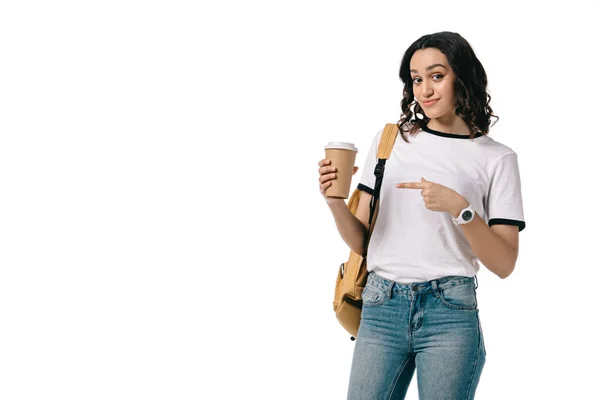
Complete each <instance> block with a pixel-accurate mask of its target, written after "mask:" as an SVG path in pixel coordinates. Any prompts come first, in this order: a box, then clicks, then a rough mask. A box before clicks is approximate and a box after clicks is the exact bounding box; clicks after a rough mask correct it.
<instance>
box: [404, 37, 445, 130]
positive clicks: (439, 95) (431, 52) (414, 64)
mask: <svg viewBox="0 0 600 400" xmlns="http://www.w3.org/2000/svg"><path fill="white" fill-rule="evenodd" d="M410 75H411V78H412V86H413V93H414V95H415V100H416V101H417V102H418V103H419V105H420V106H421V108H422V109H423V111H424V112H425V115H426V116H427V118H430V119H434V118H441V117H444V116H446V117H450V118H453V117H454V116H455V113H454V110H455V108H456V106H455V98H454V80H455V75H454V73H453V72H452V70H451V69H450V64H448V59H447V58H446V56H445V55H444V53H442V52H441V51H439V50H438V49H436V48H428V49H421V50H417V51H416V52H415V54H413V56H412V58H411V60H410ZM428 100H436V101H434V102H432V103H429V104H428V103H427V101H428Z"/></svg>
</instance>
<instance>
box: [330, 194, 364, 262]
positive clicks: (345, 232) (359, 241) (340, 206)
mask: <svg viewBox="0 0 600 400" xmlns="http://www.w3.org/2000/svg"><path fill="white" fill-rule="evenodd" d="M370 202H371V195H370V194H368V193H366V192H361V194H360V199H359V201H358V208H357V210H356V215H354V214H352V212H351V211H350V210H349V209H348V206H347V205H346V203H345V202H344V200H343V199H327V204H328V205H329V209H330V210H331V213H332V214H333V218H334V219H335V225H336V227H337V229H338V232H339V233H340V236H341V237H342V239H343V240H344V242H346V244H347V245H348V247H350V249H351V250H352V251H353V252H355V253H356V254H359V255H362V253H363V246H364V240H365V235H366V234H367V232H368V227H369V203H370Z"/></svg>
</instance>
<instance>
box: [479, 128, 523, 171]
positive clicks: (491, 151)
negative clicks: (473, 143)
mask: <svg viewBox="0 0 600 400" xmlns="http://www.w3.org/2000/svg"><path fill="white" fill-rule="evenodd" d="M478 139H479V141H478V144H479V146H480V149H479V150H480V151H481V153H482V155H483V157H484V158H485V160H486V161H487V162H488V163H489V164H491V166H494V165H496V164H497V163H498V162H499V161H500V160H502V159H504V158H505V157H509V156H513V157H514V158H516V157H517V152H516V151H515V150H514V149H513V148H512V147H510V146H508V145H506V144H504V143H501V142H499V141H497V140H495V139H494V138H492V137H490V136H488V135H484V136H482V137H480V138H478Z"/></svg>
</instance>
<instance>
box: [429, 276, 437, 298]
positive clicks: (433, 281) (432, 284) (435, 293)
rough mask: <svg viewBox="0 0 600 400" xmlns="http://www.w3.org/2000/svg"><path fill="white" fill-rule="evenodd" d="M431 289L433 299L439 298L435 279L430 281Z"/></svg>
mask: <svg viewBox="0 0 600 400" xmlns="http://www.w3.org/2000/svg"><path fill="white" fill-rule="evenodd" d="M431 287H432V289H433V294H434V295H435V297H439V289H438V282H437V279H434V280H432V281H431Z"/></svg>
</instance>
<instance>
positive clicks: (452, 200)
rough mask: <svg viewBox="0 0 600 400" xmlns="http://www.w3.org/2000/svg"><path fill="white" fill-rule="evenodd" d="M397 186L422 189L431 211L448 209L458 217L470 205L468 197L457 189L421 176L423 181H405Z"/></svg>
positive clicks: (422, 194) (447, 210)
mask: <svg viewBox="0 0 600 400" xmlns="http://www.w3.org/2000/svg"><path fill="white" fill-rule="evenodd" d="M396 187H397V188H406V189H421V196H423V201H424V202H425V207H426V208H427V209H428V210H431V211H446V212H449V213H450V214H451V215H452V216H453V217H454V218H456V217H458V214H459V213H460V211H461V210H462V209H463V208H465V207H467V206H468V205H469V202H468V201H467V199H465V198H464V197H463V196H461V195H460V194H458V193H457V192H456V191H454V190H452V189H450V188H449V187H446V186H444V185H440V184H439V183H435V182H430V181H428V180H426V179H425V178H421V182H403V183H398V184H397V185H396Z"/></svg>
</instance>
